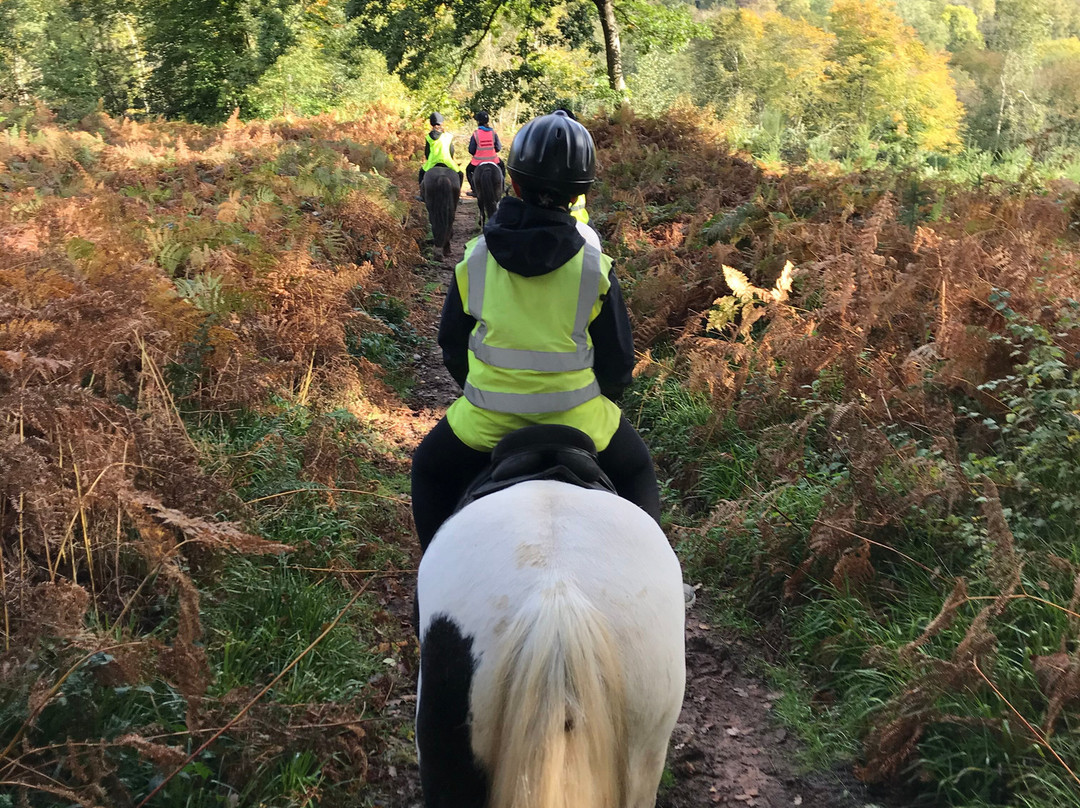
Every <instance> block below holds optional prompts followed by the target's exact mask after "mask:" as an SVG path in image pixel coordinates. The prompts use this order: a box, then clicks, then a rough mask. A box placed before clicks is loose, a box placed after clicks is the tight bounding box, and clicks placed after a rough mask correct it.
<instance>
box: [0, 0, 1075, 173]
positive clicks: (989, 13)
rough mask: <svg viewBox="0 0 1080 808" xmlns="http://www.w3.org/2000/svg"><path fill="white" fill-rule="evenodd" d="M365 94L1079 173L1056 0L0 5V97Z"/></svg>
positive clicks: (126, 104) (116, 111) (511, 115)
mask: <svg viewBox="0 0 1080 808" xmlns="http://www.w3.org/2000/svg"><path fill="white" fill-rule="evenodd" d="M376 101H381V102H383V103H390V104H391V105H394V106H396V108H397V109H399V111H401V112H403V113H405V114H415V115H418V116H419V115H420V114H423V113H426V112H428V111H430V110H432V109H441V110H443V111H444V112H448V113H450V114H451V115H456V116H458V117H460V118H462V119H464V118H467V117H468V115H469V113H470V112H471V111H472V110H475V109H479V108H484V109H488V110H489V111H490V112H491V113H492V115H493V116H495V119H496V120H497V122H498V123H499V124H500V125H502V126H503V128H506V127H512V126H514V125H516V124H517V123H519V122H520V121H522V120H524V119H526V118H528V117H529V116H531V115H533V114H536V113H537V112H542V111H544V110H547V109H550V108H551V107H552V106H555V105H562V106H569V107H572V108H575V109H578V110H580V111H582V112H591V111H595V110H596V109H598V108H599V107H601V106H604V107H608V108H611V107H614V106H618V105H619V104H621V103H624V102H627V101H628V102H629V103H630V104H631V105H632V106H633V107H634V108H635V109H638V110H639V111H643V112H648V113H652V114H663V113H664V112H665V111H666V110H667V109H669V108H670V107H672V106H673V105H677V104H693V105H696V106H699V107H704V108H707V109H709V110H711V111H712V112H713V113H714V115H715V117H716V121H717V126H718V128H719V129H721V130H722V131H723V133H724V134H725V135H726V136H727V137H728V139H729V140H731V141H732V142H733V143H734V144H735V145H736V146H738V147H741V148H745V149H748V150H750V151H751V152H753V153H754V154H755V155H757V156H759V157H761V158H763V159H766V160H771V161H787V162H804V161H806V160H821V159H830V158H838V159H847V160H854V161H863V162H866V161H871V162H873V161H878V160H882V159H885V160H888V161H892V162H904V161H908V160H910V159H912V158H919V157H921V156H925V155H935V154H936V155H949V154H957V153H959V152H963V151H966V152H969V153H982V154H986V155H988V159H991V160H997V161H1009V160H1014V161H1015V160H1020V161H1023V160H1026V159H1031V158H1034V159H1037V160H1041V161H1043V162H1045V163H1054V164H1055V165H1058V166H1059V167H1060V168H1061V169H1062V171H1063V172H1064V173H1066V174H1070V172H1072V173H1075V172H1077V171H1080V168H1077V161H1076V159H1075V156H1074V155H1075V153H1076V152H1077V150H1080V4H1077V3H1075V2H1072V0H998V2H991V0H958V2H947V0H897V2H895V3H894V2H891V0H749V2H745V0H740V2H736V0H721V1H720V2H710V1H709V0H698V2H696V3H693V4H691V3H688V2H680V1H679V0H569V2H564V1H563V0H540V1H539V2H527V1H526V0H480V2H474V3H463V2H437V0H418V1H417V2H408V3H406V2H403V0H391V2H383V1H382V0H378V1H376V0H135V2H120V1H119V0H95V1H94V2H89V1H88V0H0V103H4V104H6V108H7V110H8V111H7V112H6V113H3V114H5V116H6V117H7V118H8V119H9V120H16V119H17V118H18V116H17V115H16V113H15V112H14V109H15V108H17V107H21V108H29V107H31V106H33V105H34V104H35V103H37V104H43V105H45V106H46V107H48V108H49V109H50V110H52V111H53V112H54V113H55V114H56V115H57V116H59V117H60V119H62V120H72V121H74V120H79V119H81V118H83V117H85V116H86V115H88V114H91V113H93V112H95V111H98V110H100V111H103V112H105V113H108V114H110V115H127V116H131V117H136V118H139V117H156V116H160V117H165V118H170V119H182V120H187V121H194V122H204V123H214V122H220V121H223V120H225V119H226V118H228V117H229V115H230V114H231V113H232V112H233V110H234V109H239V111H240V114H241V115H242V116H244V117H248V118H251V117H264V118H266V117H274V116H279V115H309V114H318V113H322V112H328V111H331V110H338V111H340V112H342V113H343V114H346V115H354V116H355V115H358V114H362V113H363V111H364V110H365V109H367V108H369V107H370V106H371V105H372V104H373V103H375V102H376Z"/></svg>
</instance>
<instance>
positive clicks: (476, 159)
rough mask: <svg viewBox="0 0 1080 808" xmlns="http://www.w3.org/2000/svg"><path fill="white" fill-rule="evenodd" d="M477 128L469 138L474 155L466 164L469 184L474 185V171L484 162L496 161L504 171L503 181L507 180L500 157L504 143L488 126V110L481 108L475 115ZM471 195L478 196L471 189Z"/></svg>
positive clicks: (471, 152) (466, 175)
mask: <svg viewBox="0 0 1080 808" xmlns="http://www.w3.org/2000/svg"><path fill="white" fill-rule="evenodd" d="M473 117H474V118H476V123H477V124H478V126H477V129H476V131H475V132H473V135H472V137H471V138H469V154H471V155H472V156H473V158H472V160H470V161H469V164H468V165H467V166H465V178H466V179H467V180H468V181H469V185H470V186H472V178H473V172H474V171H476V167H477V166H478V165H482V164H483V163H495V164H496V165H497V166H498V167H499V168H500V169H501V170H502V173H503V182H504V183H505V182H506V167H505V166H504V165H503V161H502V159H501V158H500V157H499V152H501V151H502V143H500V142H499V135H498V133H496V131H495V130H494V129H492V128H491V127H490V126H488V121H489V120H490V118H489V116H488V114H487V112H484V111H483V110H481V111H480V112H477V113H476V114H475V115H474V116H473ZM469 196H476V194H474V193H473V192H472V190H470V191H469Z"/></svg>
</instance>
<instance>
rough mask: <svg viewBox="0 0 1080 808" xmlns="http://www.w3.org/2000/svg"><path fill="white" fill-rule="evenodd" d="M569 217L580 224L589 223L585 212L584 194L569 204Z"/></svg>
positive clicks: (587, 214)
mask: <svg viewBox="0 0 1080 808" xmlns="http://www.w3.org/2000/svg"><path fill="white" fill-rule="evenodd" d="M570 215H571V216H573V217H574V218H575V219H577V220H578V221H579V222H581V223H582V224H588V223H589V211H587V210H585V194H582V195H581V196H579V197H578V198H577V199H575V200H574V201H573V202H571V203H570Z"/></svg>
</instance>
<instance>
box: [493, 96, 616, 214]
mask: <svg viewBox="0 0 1080 808" xmlns="http://www.w3.org/2000/svg"><path fill="white" fill-rule="evenodd" d="M506 167H507V168H508V169H510V176H511V177H513V178H514V180H515V181H516V182H517V183H518V185H519V186H520V187H521V188H522V190H523V191H529V192H532V193H534V194H544V193H548V194H551V195H554V196H556V197H559V198H561V199H563V200H570V199H573V198H574V197H577V196H580V195H581V194H583V193H585V192H586V191H588V190H589V186H591V185H592V184H593V182H594V181H595V180H596V146H595V145H594V144H593V139H592V135H590V134H589V130H588V129H586V128H585V127H584V126H582V125H581V124H580V123H578V122H577V121H575V120H573V119H572V118H570V116H568V115H567V114H566V112H565V111H564V110H561V109H560V110H556V111H555V112H553V113H551V114H550V115H541V116H540V117H539V118H533V119H532V120H531V121H529V122H528V123H527V124H525V125H524V126H523V127H521V129H520V131H518V133H517V136H516V137H515V138H514V142H513V144H512V145H511V146H510V159H509V160H507V162H506Z"/></svg>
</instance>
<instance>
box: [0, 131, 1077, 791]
mask: <svg viewBox="0 0 1080 808" xmlns="http://www.w3.org/2000/svg"><path fill="white" fill-rule="evenodd" d="M589 126H590V129H591V131H592V132H593V134H594V137H595V138H596V141H597V144H598V148H599V150H600V162H601V164H602V166H603V171H602V177H601V181H600V183H598V186H597V189H596V192H595V194H594V195H593V198H592V201H591V202H590V209H591V212H592V215H593V221H594V223H595V224H596V226H597V227H598V229H599V230H600V232H601V233H602V236H603V237H604V239H605V242H606V244H607V245H608V250H609V252H611V253H612V254H613V255H615V257H616V258H617V260H618V266H619V271H620V273H621V275H622V277H623V281H624V285H625V287H626V290H627V294H628V299H629V301H630V306H631V309H632V313H633V317H634V321H635V330H636V334H637V340H638V345H639V349H640V350H642V351H643V354H642V359H641V362H640V363H639V366H638V380H637V382H636V384H635V386H634V388H633V390H632V393H631V395H630V398H629V400H628V401H627V402H624V404H625V407H626V410H627V412H628V413H629V414H630V415H631V417H632V418H633V420H634V421H635V422H636V423H637V424H638V426H639V428H640V429H641V430H642V431H643V433H644V434H645V436H646V438H647V440H648V441H649V443H650V445H651V447H652V449H653V451H654V453H655V455H656V458H657V461H658V463H659V466H660V468H661V472H662V478H663V485H664V500H665V502H666V504H667V516H666V523H667V528H668V532H669V534H670V535H671V536H672V537H673V539H674V540H675V541H676V543H677V547H678V549H679V552H680V554H681V556H682V558H683V562H684V564H685V566H686V570H687V573H686V574H687V578H688V580H691V581H694V582H700V583H702V585H703V586H702V590H703V591H702V597H703V599H704V600H705V602H706V604H707V606H708V608H709V609H710V610H711V611H712V613H713V617H714V618H715V619H716V620H719V621H722V622H726V623H727V624H728V625H729V626H730V627H731V628H732V630H734V631H736V632H739V631H742V632H747V633H750V632H753V633H758V632H760V630H761V629H762V628H764V629H765V630H766V632H767V634H768V636H770V637H773V638H775V643H776V644H777V645H778V647H779V651H778V652H776V653H775V654H774V656H773V658H772V661H773V663H774V664H775V667H773V668H772V669H771V675H772V676H773V677H774V679H775V680H776V681H777V682H778V683H780V684H782V685H783V686H784V687H785V689H786V690H787V692H788V695H787V696H785V698H784V699H783V700H782V701H781V702H780V704H779V708H778V709H779V713H780V715H781V716H782V717H783V719H784V720H786V721H788V722H789V723H790V724H791V725H792V726H794V727H795V728H797V729H798V730H799V732H800V734H801V735H802V737H803V738H804V739H805V741H806V742H807V758H806V762H807V764H808V765H817V766H820V765H833V764H835V763H836V762H837V761H844V762H846V763H845V765H848V766H852V765H853V766H854V767H855V770H856V772H857V774H858V776H859V777H860V778H861V779H863V780H864V781H866V782H867V783H871V784H882V785H887V786H889V787H890V788H893V789H895V787H896V786H901V787H902V788H903V789H904V791H905V793H907V795H908V796H907V797H906V798H905V799H907V801H908V802H909V803H910V804H913V805H914V804H945V805H955V806H961V805H963V806H1010V808H1011V807H1012V806H1032V808H1034V807H1035V806H1038V807H1039V808H1050V807H1051V806H1053V807H1054V808H1057V807H1058V806H1063V805H1077V804H1080V799H1078V794H1080V784H1078V783H1077V780H1076V775H1075V774H1074V772H1075V771H1076V769H1077V761H1078V758H1080V755H1078V750H1080V736H1078V732H1080V728H1078V727H1077V723H1076V710H1075V707H1076V703H1077V702H1076V700H1077V698H1078V696H1080V657H1078V656H1077V655H1078V654H1080V650H1078V644H1077V642H1078V639H1080V638H1078V631H1080V553H1078V550H1077V547H1078V538H1080V537H1078V536H1077V527H1076V525H1077V519H1076V511H1077V509H1078V508H1080V489H1078V487H1077V485H1078V483H1077V477H1076V473H1075V470H1076V468H1077V467H1078V466H1077V462H1078V460H1080V457H1078V455H1077V452H1078V449H1077V447H1078V446H1080V419H1078V413H1080V371H1078V368H1080V353H1078V352H1080V330H1078V328H1077V326H1078V324H1080V305H1078V304H1077V302H1076V300H1077V298H1078V297H1080V290H1077V288H1076V286H1077V276H1076V269H1077V266H1080V261H1078V258H1080V243H1078V236H1080V233H1078V229H1080V198H1078V196H1077V189H1076V187H1075V186H1072V185H1067V184H1066V185H1058V186H1051V187H1042V186H1037V185H1022V184H1007V183H1004V182H991V183H984V184H983V186H982V187H980V188H965V187H961V186H955V185H947V184H944V183H939V184H933V183H927V182H926V181H925V180H924V179H920V178H919V176H918V175H917V174H911V175H904V174H897V173H895V172H885V171H874V172H862V173H855V174H830V173H825V174H821V173H818V174H814V173H808V172H802V171H791V172H788V173H781V174H777V173H771V172H769V171H766V170H763V169H762V168H760V167H759V166H758V165H756V164H754V163H753V162H749V161H747V160H746V159H745V158H743V157H739V156H737V155H733V154H732V153H730V152H729V151H728V148H727V146H725V145H724V144H723V143H722V142H721V141H719V140H717V139H716V137H715V135H714V134H713V133H712V128H711V124H710V123H709V121H708V120H707V119H705V118H703V117H702V116H701V115H700V114H699V113H696V112H692V111H686V110H684V111H682V112H673V113H670V114H669V115H667V116H665V117H664V118H663V119H651V118H639V117H635V116H634V115H632V114H631V113H629V112H628V111H623V112H621V113H619V114H616V115H613V116H611V117H601V118H596V119H594V120H592V121H590V122H589ZM417 131H419V127H416V126H414V125H412V124H410V123H408V122H405V121H402V120H400V119H399V118H398V117H397V116H396V115H394V114H390V113H384V112H373V113H371V114H370V115H368V116H367V118H366V119H365V121H364V122H363V123H359V124H358V123H339V122H335V121H334V120H332V119H319V118H316V119H309V120H302V121H293V122H288V123H284V122H282V123H272V124H267V123H258V122H254V123H249V124H241V123H240V122H238V121H236V120H233V121H230V122H228V123H227V124H224V125H222V126H219V127H216V128H205V127H199V126H194V125H186V124H155V125H146V124H138V123H134V122H132V121H129V120H119V121H117V120H113V119H110V118H107V117H105V116H98V117H96V118H94V119H92V120H89V121H87V122H86V123H85V126H84V128H83V129H78V130H64V129H60V128H57V127H55V126H53V125H51V124H49V123H47V122H44V121H42V122H38V123H36V124H34V125H33V126H30V127H28V128H27V129H25V130H21V131H18V132H13V131H9V132H8V133H6V134H5V135H4V136H3V140H2V141H0V188H2V189H3V191H2V199H0V201H2V204H0V244H2V245H3V251H2V257H0V305H2V309H0V310H2V312H3V316H2V322H3V327H2V330H0V407H2V409H3V413H4V421H3V423H4V437H3V441H4V446H5V450H4V452H3V453H2V454H0V464H2V474H0V486H2V496H0V504H2V520H0V529H2V531H3V553H2V554H0V562H2V564H3V568H2V570H0V578H2V583H3V595H4V599H3V603H4V610H3V615H2V619H3V623H2V628H3V648H2V655H0V660H2V663H0V664H2V668H0V670H2V671H3V675H2V678H0V688H2V691H0V693H2V698H0V704H2V705H3V707H2V709H3V711H4V712H3V721H0V726H2V727H3V730H2V731H0V743H2V745H3V759H2V760H0V780H2V781H3V782H4V785H5V789H7V790H6V791H0V804H11V805H15V804H29V805H53V804H57V801H58V800H59V801H64V802H65V803H78V804H81V805H88V806H90V805H103V804H104V805H110V806H112V805H136V804H139V803H140V801H141V800H143V799H144V798H145V797H146V796H147V795H148V794H149V793H150V792H151V791H152V790H153V789H154V788H155V787H157V786H158V785H161V784H162V782H163V778H164V777H166V776H168V775H170V774H173V773H177V772H178V773H177V774H176V776H174V777H172V779H170V780H168V782H167V783H166V784H165V785H164V786H163V788H162V790H161V791H160V792H159V793H158V794H157V795H156V796H155V797H154V798H153V799H151V800H150V803H149V804H152V805H162V806H166V805H169V806H171V805H178V804H184V805H248V804H260V803H265V804H273V805H298V806H302V805H313V804H320V805H337V804H355V800H356V799H360V800H361V801H362V803H363V802H365V801H370V800H373V799H378V795H379V794H380V793H384V790H385V789H386V788H388V787H390V784H391V783H392V782H393V777H394V774H395V773H397V772H399V768H398V767H403V766H405V765H407V761H408V756H409V754H410V752H409V748H408V741H407V734H408V732H409V730H408V716H407V712H408V710H407V709H406V710H405V711H404V713H405V714H402V712H401V711H400V710H398V711H397V712H395V705H397V704H399V703H400V702H399V700H400V698H401V697H402V696H404V695H407V692H408V689H409V688H410V687H411V682H412V677H413V675H414V671H413V665H414V662H415V656H414V652H415V645H414V642H413V640H412V639H411V638H410V636H409V634H408V632H407V630H406V628H405V624H404V621H403V620H402V619H401V617H400V615H402V614H403V613H404V612H406V611H407V606H408V586H409V579H408V570H409V569H410V567H411V566H412V563H413V562H412V560H411V558H412V553H413V550H412V546H413V545H412V539H411V537H410V536H409V532H408V516H407V513H408V511H407V501H408V500H407V480H406V477H405V472H406V470H407V456H406V452H407V451H408V450H409V449H410V448H411V447H412V446H413V445H415V442H416V440H417V439H418V435H420V434H423V431H424V429H426V428H427V426H429V425H430V424H429V422H428V421H426V420H423V419H416V418H415V417H414V415H415V413H412V412H411V411H410V410H408V409H407V408H406V407H404V405H403V404H402V396H403V395H407V393H408V388H409V385H410V384H411V381H410V378H411V376H410V364H411V362H412V359H411V357H412V353H413V351H414V350H416V349H417V346H419V345H420V344H421V342H422V340H421V338H420V337H419V336H418V335H417V332H416V330H415V329H414V327H413V324H414V323H416V322H419V321H418V320H417V318H418V317H430V313H431V311H432V310H433V309H434V308H436V307H437V306H438V305H439V300H438V297H437V295H436V296H431V294H430V293H431V291H433V290H432V288H431V287H424V286H423V285H422V284H421V283H420V281H419V278H418V276H417V275H416V274H415V269H416V268H417V267H418V266H419V265H420V262H421V260H422V259H421V255H420V252H419V250H418V244H419V243H420V241H421V237H422V231H420V230H419V229H418V228H416V227H415V226H414V225H413V224H412V222H413V221H414V220H413V218H412V216H411V213H410V204H411V202H410V201H409V198H408V197H409V192H408V191H407V190H405V191H403V190H402V189H409V188H410V187H411V183H412V182H413V173H412V167H413V166H414V165H415V164H410V163H409V162H408V161H407V159H406V158H408V157H409V156H410V155H412V154H414V153H415V152H416V151H417V150H418V136H417V135H416V134H415V133H416V132H417ZM424 311H427V312H428V314H424V313H423V312H424ZM313 641H317V644H316V646H315V647H314V648H313V649H311V650H310V651H306V650H305V649H307V647H308V645H309V644H310V643H312V642H313ZM281 674H283V675H281ZM265 688H268V690H267V691H266V692H265V693H263V692H262V691H263V690H264V689H265ZM219 730H220V731H222V732H221V734H220V736H217V735H215V733H216V732H218V731H219ZM402 735H403V736H404V737H399V736H402ZM208 741H212V742H211V743H209V744H207V742H208ZM204 745H205V748H202V747H203V746H204Z"/></svg>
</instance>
